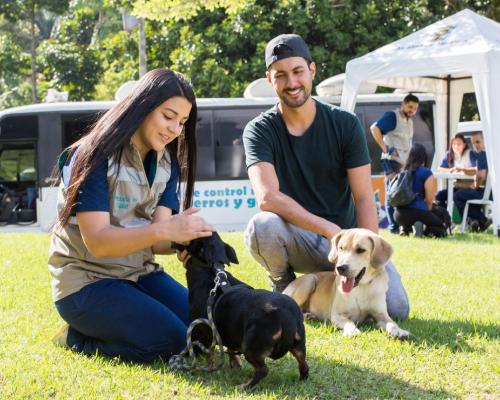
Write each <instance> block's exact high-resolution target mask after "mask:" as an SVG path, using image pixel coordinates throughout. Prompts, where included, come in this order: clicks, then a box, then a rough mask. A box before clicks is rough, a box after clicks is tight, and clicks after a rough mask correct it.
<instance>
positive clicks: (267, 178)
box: [243, 34, 409, 318]
mask: <svg viewBox="0 0 500 400" xmlns="http://www.w3.org/2000/svg"><path fill="white" fill-rule="evenodd" d="M265 59H266V67H267V72H266V76H267V79H268V80H269V82H270V83H271V84H272V85H273V87H274V89H275V90H276V93H277V94H278V97H279V103H278V104H277V105H276V106H275V107H273V108H271V109H270V110H268V111H266V112H264V113H263V114H261V115H260V116H259V117H257V118H255V119H254V120H252V121H250V122H249V123H248V125H247V126H246V128H245V131H244V133H243V143H244V145H245V154H246V164H247V168H248V176H249V178H250V181H251V183H252V186H253V189H254V192H255V195H256V198H257V201H258V204H259V208H260V210H261V211H262V212H260V213H257V214H256V215H255V216H254V217H253V218H252V219H251V220H250V222H249V224H248V226H247V229H246V231H245V244H246V246H247V248H248V249H249V251H250V253H251V254H252V256H253V257H254V258H255V259H256V260H257V261H258V262H259V263H260V264H261V265H262V266H264V268H266V269H267V271H268V273H269V276H270V279H271V283H272V285H273V289H274V290H276V291H283V290H284V289H285V288H286V286H287V285H288V284H289V283H290V282H291V281H292V280H293V279H295V272H314V271H320V270H331V269H332V268H333V266H332V265H331V264H330V263H329V261H328V253H329V250H330V240H331V238H332V237H333V236H335V234H337V233H338V232H339V231H340V230H341V229H344V228H352V227H355V226H359V227H363V228H367V229H370V230H372V231H374V232H376V231H377V229H378V223H377V215H376V208H375V201H374V195H373V191H372V186H371V169H370V158H369V156H368V149H367V145H366V138H365V135H364V132H363V129H362V128H361V124H360V122H359V120H358V119H357V117H356V116H355V115H354V114H351V113H348V112H346V111H342V110H340V109H339V108H337V107H334V106H331V105H328V104H325V103H321V102H319V101H317V100H314V99H313V98H312V97H311V91H312V82H313V78H314V74H315V71H316V65H315V64H314V62H312V58H311V53H310V51H309V48H308V47H307V45H306V43H305V42H304V40H303V39H302V38H301V37H300V36H298V35H293V34H287V35H280V36H277V37H275V38H274V39H272V40H271V41H270V42H269V43H268V44H267V46H266V51H265ZM387 270H388V273H389V291H388V310H389V314H390V315H391V317H392V318H407V317H408V312H409V304H408V298H407V296H406V292H405V291H404V288H403V286H402V283H401V280H400V277H399V274H398V273H397V272H396V270H395V269H394V267H393V266H392V265H391V264H389V265H388V267H387Z"/></svg>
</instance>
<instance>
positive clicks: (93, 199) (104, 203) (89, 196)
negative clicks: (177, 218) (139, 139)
mask: <svg viewBox="0 0 500 400" xmlns="http://www.w3.org/2000/svg"><path fill="white" fill-rule="evenodd" d="M171 159H172V171H171V174H170V179H169V180H168V182H167V186H166V188H165V191H164V192H163V194H162V196H161V197H160V200H159V201H158V205H159V206H163V207H167V208H170V209H171V210H172V212H173V214H176V213H178V212H179V208H180V205H179V199H178V196H177V184H178V181H179V174H180V171H179V164H178V163H177V160H176V158H175V157H171ZM152 163H156V157H154V154H153V150H152V151H150V152H149V153H148V154H147V155H146V158H145V159H144V170H145V171H146V174H147V176H148V181H149V184H150V185H151V183H152V182H153V181H154V176H151V174H152V172H153V171H155V169H154V168H152ZM155 172H156V171H155ZM75 211H76V212H82V211H107V212H109V211H111V210H110V207H109V191H108V162H107V161H104V162H103V163H102V164H100V165H98V166H97V167H96V168H95V169H94V170H93V171H92V172H91V173H90V174H89V176H88V177H87V179H85V181H84V182H83V184H82V186H81V187H80V192H79V194H78V199H77V204H76V206H75Z"/></svg>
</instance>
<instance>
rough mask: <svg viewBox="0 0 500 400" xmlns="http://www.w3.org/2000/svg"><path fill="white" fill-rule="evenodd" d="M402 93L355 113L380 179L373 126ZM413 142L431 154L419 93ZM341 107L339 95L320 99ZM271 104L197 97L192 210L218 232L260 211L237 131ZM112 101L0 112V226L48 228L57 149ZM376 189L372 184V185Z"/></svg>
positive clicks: (362, 99) (428, 101) (363, 102)
mask: <svg viewBox="0 0 500 400" xmlns="http://www.w3.org/2000/svg"><path fill="white" fill-rule="evenodd" d="M403 97H404V94H394V93H391V94H378V95H377V94H375V95H360V96H359V97H358V101H357V104H356V109H355V112H356V114H357V115H358V117H359V118H360V120H361V124H362V125H363V126H364V128H365V131H366V138H367V142H368V147H369V151H370V156H371V159H372V173H373V174H374V175H375V176H377V175H380V174H381V173H382V169H381V166H380V148H379V147H378V145H377V144H376V143H375V141H374V140H373V137H372V135H371V133H370V129H369V127H370V125H371V124H372V123H373V122H374V121H375V120H377V119H378V118H379V117H380V116H381V115H382V114H383V113H384V112H385V111H389V110H394V109H396V108H398V107H399V105H400V103H401V101H402V99H403ZM419 98H420V100H421V102H420V107H419V111H418V114H417V116H416V117H415V118H414V126H415V136H414V139H415V140H416V141H418V142H420V143H423V144H424V145H425V146H426V148H427V150H428V152H429V155H430V156H431V158H432V156H433V154H434V108H435V107H434V104H435V103H434V99H433V97H432V96H431V95H421V94H419ZM319 99H320V100H322V101H325V102H328V103H331V104H336V105H338V104H340V97H331V98H325V97H323V98H319ZM276 103H277V99H276V98H252V99H246V98H225V99H222V98H221V99H217V98H214V99H198V100H197V105H198V130H197V144H198V168H197V182H196V185H195V191H194V198H193V200H194V201H193V205H194V206H195V207H199V208H201V209H202V211H201V215H203V216H204V217H205V218H206V219H207V220H208V221H209V222H210V223H212V224H213V225H215V226H216V228H217V229H219V230H240V229H242V228H244V226H245V225H246V223H247V222H248V220H249V219H250V218H251V216H252V215H253V214H254V213H255V212H256V211H257V204H256V201H255V197H254V195H253V192H252V188H251V186H250V182H249V181H248V177H247V173H246V167H245V160H244V158H245V156H244V149H243V143H242V139H241V136H242V133H243V129H244V127H245V125H246V124H247V123H248V122H249V121H250V120H251V119H253V118H255V117H256V116H257V115H259V114H260V113H261V112H263V111H265V110H267V109H269V108H270V107H272V106H273V105H275V104H276ZM114 104H115V102H63V103H43V104H33V105H28V106H23V107H15V108H11V109H7V110H3V111H0V224H2V223H3V224H6V223H10V224H13V223H29V222H33V223H37V224H38V225H39V226H40V227H41V228H42V229H43V230H47V229H48V228H49V227H50V226H51V224H52V222H53V221H54V220H55V216H56V207H55V204H56V195H57V188H56V187H54V186H53V184H54V183H55V182H52V181H51V179H50V176H51V172H52V169H53V166H54V164H55V162H56V159H57V157H58V155H59V154H60V153H61V151H62V150H63V149H64V148H65V147H67V146H69V145H70V144H72V143H73V142H75V141H76V140H77V139H78V138H79V137H81V135H83V134H85V133H86V131H87V129H88V127H89V125H90V124H92V123H93V122H95V121H96V119H97V118H98V117H99V115H101V114H102V113H103V112H105V111H106V110H108V109H109V108H111V107H112V106H113V105H114ZM374 186H376V185H374Z"/></svg>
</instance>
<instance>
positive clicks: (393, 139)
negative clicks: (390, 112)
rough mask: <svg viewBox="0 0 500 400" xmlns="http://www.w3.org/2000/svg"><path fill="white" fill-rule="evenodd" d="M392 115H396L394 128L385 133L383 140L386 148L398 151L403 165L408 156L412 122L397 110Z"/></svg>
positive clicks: (411, 136)
mask: <svg viewBox="0 0 500 400" xmlns="http://www.w3.org/2000/svg"><path fill="white" fill-rule="evenodd" d="M394 113H395V114H396V128H394V129H393V130H392V131H389V132H387V134H385V135H384V136H383V139H384V143H385V144H386V145H387V146H390V147H394V148H395V149H396V150H397V151H398V153H399V158H400V159H401V163H402V164H404V163H406V160H407V159H408V155H409V154H410V149H411V142H412V139H413V121H412V119H411V118H406V117H405V116H404V115H403V113H402V112H401V110H399V109H396V110H394Z"/></svg>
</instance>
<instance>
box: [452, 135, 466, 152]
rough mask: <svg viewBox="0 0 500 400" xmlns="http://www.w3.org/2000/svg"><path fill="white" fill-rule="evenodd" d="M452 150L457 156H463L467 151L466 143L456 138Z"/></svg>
mask: <svg viewBox="0 0 500 400" xmlns="http://www.w3.org/2000/svg"><path fill="white" fill-rule="evenodd" d="M451 148H452V150H453V152H454V153H455V154H460V155H462V153H463V152H464V149H465V143H464V142H463V141H462V139H458V138H455V139H453V141H452V142H451Z"/></svg>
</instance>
